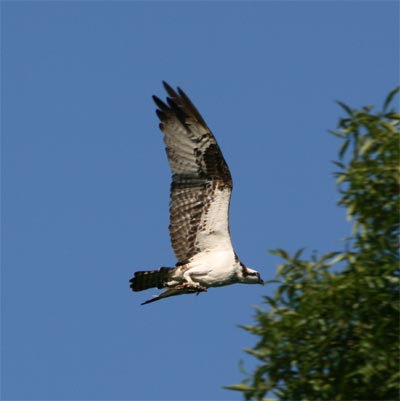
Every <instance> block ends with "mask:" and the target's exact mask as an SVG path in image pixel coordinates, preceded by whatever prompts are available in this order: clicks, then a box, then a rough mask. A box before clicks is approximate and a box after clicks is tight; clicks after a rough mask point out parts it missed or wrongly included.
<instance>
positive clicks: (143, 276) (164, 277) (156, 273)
mask: <svg viewBox="0 0 400 401" xmlns="http://www.w3.org/2000/svg"><path fill="white" fill-rule="evenodd" d="M172 270H175V268H174V267H160V268H159V269H158V270H147V271H139V272H135V275H134V276H133V277H132V278H131V279H130V280H129V282H130V283H131V285H130V287H131V289H132V291H144V290H147V289H148V288H159V289H160V288H164V287H165V283H166V282H167V281H169V277H170V274H171V272H172Z"/></svg>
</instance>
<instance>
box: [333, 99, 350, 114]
mask: <svg viewBox="0 0 400 401" xmlns="http://www.w3.org/2000/svg"><path fill="white" fill-rule="evenodd" d="M336 103H337V104H338V105H339V106H340V107H341V108H342V109H343V110H344V111H345V112H346V113H347V114H348V115H349V116H353V111H352V110H351V108H350V107H349V106H347V104H346V103H343V102H341V101H340V100H337V101H336Z"/></svg>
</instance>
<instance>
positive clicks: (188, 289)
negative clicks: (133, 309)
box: [141, 284, 207, 305]
mask: <svg viewBox="0 0 400 401" xmlns="http://www.w3.org/2000/svg"><path fill="white" fill-rule="evenodd" d="M204 291H207V288H206V287H200V286H192V285H188V284H181V285H178V286H176V287H174V288H168V290H166V291H164V292H163V293H161V294H160V295H157V296H156V297H154V298H151V299H149V300H147V301H146V302H143V303H142V304H141V305H146V304H149V303H151V302H155V301H159V300H160V299H164V298H168V297H173V296H175V295H183V294H199V293H200V292H204Z"/></svg>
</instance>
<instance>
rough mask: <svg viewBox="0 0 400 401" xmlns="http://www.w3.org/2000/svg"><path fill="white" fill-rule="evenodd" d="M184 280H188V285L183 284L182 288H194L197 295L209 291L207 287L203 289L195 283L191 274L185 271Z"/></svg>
mask: <svg viewBox="0 0 400 401" xmlns="http://www.w3.org/2000/svg"><path fill="white" fill-rule="evenodd" d="M183 278H184V279H185V280H186V283H183V284H182V286H184V287H186V288H191V289H192V288H193V289H194V290H196V291H197V294H199V293H200V292H203V291H207V287H203V286H202V285H200V284H199V283H196V282H195V281H193V279H192V277H191V276H190V274H189V271H185V273H183Z"/></svg>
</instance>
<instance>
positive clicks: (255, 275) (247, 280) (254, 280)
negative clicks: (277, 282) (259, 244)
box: [239, 263, 264, 284]
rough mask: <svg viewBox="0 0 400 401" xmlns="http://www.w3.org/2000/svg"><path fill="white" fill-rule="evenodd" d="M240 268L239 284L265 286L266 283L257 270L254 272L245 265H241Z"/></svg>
mask: <svg viewBox="0 0 400 401" xmlns="http://www.w3.org/2000/svg"><path fill="white" fill-rule="evenodd" d="M240 267H241V270H240V273H239V282H241V283H244V284H264V281H263V279H262V278H261V276H260V273H259V272H258V271H257V270H253V269H251V268H250V267H247V266H245V265H244V264H243V263H240Z"/></svg>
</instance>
